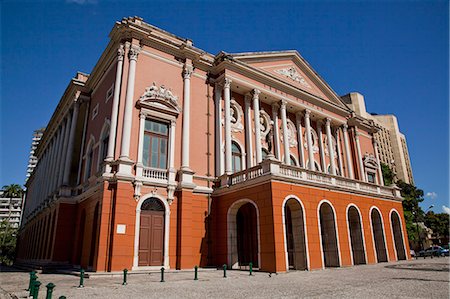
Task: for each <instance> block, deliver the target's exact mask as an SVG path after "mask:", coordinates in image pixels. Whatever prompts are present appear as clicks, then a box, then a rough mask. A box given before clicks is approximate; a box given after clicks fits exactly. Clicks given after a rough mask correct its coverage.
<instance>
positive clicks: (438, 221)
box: [425, 211, 450, 242]
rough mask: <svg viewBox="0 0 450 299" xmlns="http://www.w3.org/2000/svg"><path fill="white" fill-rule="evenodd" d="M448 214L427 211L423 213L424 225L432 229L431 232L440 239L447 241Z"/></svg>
mask: <svg viewBox="0 0 450 299" xmlns="http://www.w3.org/2000/svg"><path fill="white" fill-rule="evenodd" d="M449 222H450V215H449V214H446V213H439V214H435V213H434V212H433V211H429V212H428V213H426V214H425V225H426V226H427V227H429V228H431V229H432V230H433V234H434V235H435V236H436V237H437V238H438V239H440V240H442V241H444V242H448V238H449Z"/></svg>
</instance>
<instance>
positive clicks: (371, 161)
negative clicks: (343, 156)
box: [363, 154, 378, 169]
mask: <svg viewBox="0 0 450 299" xmlns="http://www.w3.org/2000/svg"><path fill="white" fill-rule="evenodd" d="M363 161H364V166H365V167H366V168H372V169H377V168H378V163H377V159H376V158H375V156H374V155H373V154H365V155H364V158H363Z"/></svg>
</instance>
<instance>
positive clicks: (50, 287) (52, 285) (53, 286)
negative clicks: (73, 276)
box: [45, 283, 55, 299]
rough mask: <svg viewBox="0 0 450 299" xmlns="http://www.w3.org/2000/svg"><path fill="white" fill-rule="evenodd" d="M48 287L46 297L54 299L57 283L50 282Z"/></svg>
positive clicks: (46, 298)
mask: <svg viewBox="0 0 450 299" xmlns="http://www.w3.org/2000/svg"><path fill="white" fill-rule="evenodd" d="M46 287H47V296H46V297H45V299H52V294H53V289H54V288H55V285H54V284H53V283H49V284H47V285H46Z"/></svg>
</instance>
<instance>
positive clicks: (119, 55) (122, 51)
mask: <svg viewBox="0 0 450 299" xmlns="http://www.w3.org/2000/svg"><path fill="white" fill-rule="evenodd" d="M124 55H125V48H124V46H123V44H120V45H119V48H118V49H117V60H119V61H123V56H124Z"/></svg>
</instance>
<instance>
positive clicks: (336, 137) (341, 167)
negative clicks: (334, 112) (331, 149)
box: [334, 128, 344, 176]
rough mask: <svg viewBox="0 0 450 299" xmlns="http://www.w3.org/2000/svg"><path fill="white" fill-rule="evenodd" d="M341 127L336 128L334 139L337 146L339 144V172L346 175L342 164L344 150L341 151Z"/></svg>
mask: <svg viewBox="0 0 450 299" xmlns="http://www.w3.org/2000/svg"><path fill="white" fill-rule="evenodd" d="M340 131H341V129H340V128H336V133H335V137H334V139H336V146H337V155H338V156H337V160H338V163H339V173H340V174H341V176H344V169H343V166H342V151H341V143H340V142H339V135H340Z"/></svg>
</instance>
